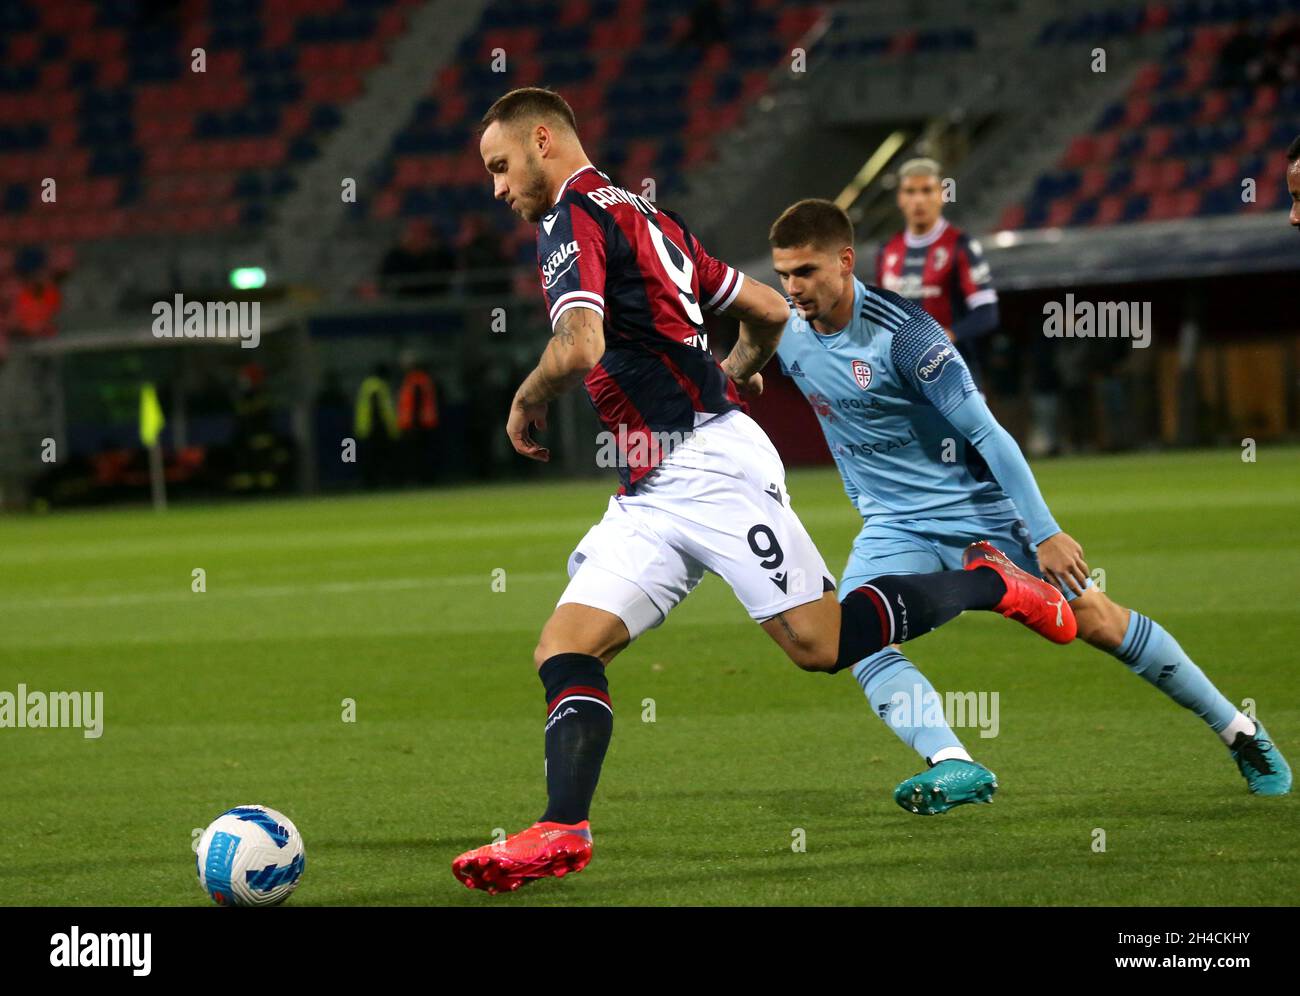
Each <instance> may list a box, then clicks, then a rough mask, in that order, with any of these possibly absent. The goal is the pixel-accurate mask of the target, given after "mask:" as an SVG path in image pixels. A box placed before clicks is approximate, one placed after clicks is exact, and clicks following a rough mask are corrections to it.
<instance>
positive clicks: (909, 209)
mask: <svg viewBox="0 0 1300 996" xmlns="http://www.w3.org/2000/svg"><path fill="white" fill-rule="evenodd" d="M898 210H899V211H901V212H902V215H903V221H904V222H905V223H906V227H905V228H904V229H903V230H902V231H901V232H899V233H898V234H896V235H895V236H894V237H893V238H891V239H890V240H889V241H888V242H886V243H885V244H884V245H883V246H881V247H880V250H879V252H877V253H876V281H875V282H876V284H877V285H879V286H880V287H884V288H885V289H886V290H891V291H893V292H894V293H895V294H900V295H902V296H903V297H905V298H907V299H908V300H910V301H915V302H916V303H917V304H919V305H920V306H921V307H922V308H924V309H925V310H926V312H927V313H928V314H929V315H930V317H931V318H933V319H934V320H935V321H936V322H938V323H939V324H940V325H941V326H942V327H943V329H944V331H945V332H947V333H948V338H949V339H951V340H952V341H953V342H955V343H956V344H957V349H958V350H959V351H960V352H961V355H962V357H963V358H964V359H965V361H966V365H967V367H968V368H970V369H971V370H972V371H973V372H974V373H975V374H976V375H978V373H979V365H978V362H977V358H976V357H977V352H978V350H977V349H976V342H977V340H979V339H980V338H982V337H983V336H986V335H988V333H990V332H992V331H993V330H994V329H996V328H997V327H998V292H997V291H996V290H994V289H993V282H992V278H991V277H990V275H989V265H988V263H987V262H985V260H984V251H983V250H982V249H981V248H980V244H979V243H978V242H976V241H975V240H974V239H972V238H971V237H970V236H969V235H967V234H966V233H965V232H963V231H962V230H961V229H959V228H957V227H956V226H955V225H951V224H949V223H948V220H947V219H946V218H944V216H943V176H942V170H941V169H940V166H939V164H938V163H937V162H935V161H934V160H933V159H909V160H908V161H907V162H905V163H903V165H902V166H901V167H900V168H899V170H898Z"/></svg>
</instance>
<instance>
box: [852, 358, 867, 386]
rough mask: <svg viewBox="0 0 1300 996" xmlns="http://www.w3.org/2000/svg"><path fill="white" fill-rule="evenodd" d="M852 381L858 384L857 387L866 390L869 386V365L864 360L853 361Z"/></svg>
mask: <svg viewBox="0 0 1300 996" xmlns="http://www.w3.org/2000/svg"><path fill="white" fill-rule="evenodd" d="M853 379H854V380H856V381H857V382H858V387H860V388H862V390H864V391H865V390H866V389H867V388H869V387H870V386H871V364H869V363H867V362H866V361H865V360H854V361H853Z"/></svg>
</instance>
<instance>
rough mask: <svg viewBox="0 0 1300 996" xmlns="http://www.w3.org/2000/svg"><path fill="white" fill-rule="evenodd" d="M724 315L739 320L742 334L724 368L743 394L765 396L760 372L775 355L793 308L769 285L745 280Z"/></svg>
mask: <svg viewBox="0 0 1300 996" xmlns="http://www.w3.org/2000/svg"><path fill="white" fill-rule="evenodd" d="M725 313H726V314H727V315H729V316H731V317H732V318H739V319H740V335H739V337H738V338H737V339H736V344H735V346H733V347H732V348H731V353H730V354H729V355H728V356H727V358H726V359H725V360H723V361H722V369H723V371H724V372H725V373H726V375H727V376H728V377H730V378H731V379H732V380H733V381H734V382H735V383H736V386H737V387H738V388H739V389H740V392H741V394H742V395H745V396H747V397H757V396H758V395H760V394H762V393H763V377H762V375H761V374H760V373H759V371H760V370H762V369H763V367H764V366H766V365H767V361H768V360H770V359H771V358H772V356H773V354H775V353H776V347H777V344H778V343H779V342H780V341H781V332H782V330H784V328H785V323H786V320H787V319H788V318H789V317H790V306H789V305H788V304H786V303H785V298H783V297H782V296H781V295H780V294H779V293H777V292H776V291H774V290H773V289H772V288H771V287H768V286H767V285H766V284H761V283H759V282H758V281H756V280H746V281H745V283H744V285H743V286H742V287H741V288H740V293H739V294H737V295H736V300H735V301H733V302H732V303H731V305H730V306H729V307H728V308H727V310H726V312H725Z"/></svg>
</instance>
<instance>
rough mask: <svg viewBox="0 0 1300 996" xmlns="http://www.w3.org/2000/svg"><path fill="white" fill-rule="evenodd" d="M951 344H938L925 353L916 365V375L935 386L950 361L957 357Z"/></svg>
mask: <svg viewBox="0 0 1300 996" xmlns="http://www.w3.org/2000/svg"><path fill="white" fill-rule="evenodd" d="M956 355H957V354H956V350H954V349H953V348H952V343H950V342H936V343H935V344H934V345H933V346H931V347H930V348H929V349H927V350H926V351H925V355H924V356H922V357H921V358H920V359H919V360H918V361H917V363H916V375H917V376H918V377H919V378H921V380H923V381H924V382H925V383H927V384H933V383H934V382H935V381H936V380H938V379H939V378H940V377H941V376H942V375H943V370H944V367H946V366H947V365H948V361H949V360H951V359H952V358H953V357H954V356H956Z"/></svg>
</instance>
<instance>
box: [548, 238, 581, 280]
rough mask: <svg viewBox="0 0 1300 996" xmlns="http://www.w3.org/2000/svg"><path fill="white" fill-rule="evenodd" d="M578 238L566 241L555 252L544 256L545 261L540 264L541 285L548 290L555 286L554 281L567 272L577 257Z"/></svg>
mask: <svg viewBox="0 0 1300 996" xmlns="http://www.w3.org/2000/svg"><path fill="white" fill-rule="evenodd" d="M579 251H580V250H579V249H578V240H577V239H574V240H573V241H572V242H566V243H565V244H564V245H562V246H560V248H558V249H556V250H555V252H553V253H551V254H550V255H549V256H547V257H546V262H545V263H543V264H542V286H543V287H544V288H546V289H547V290H550V289H551V288H552V287H554V286H555V282H556V281H557V280H559V279H560V278H561V277H562V276H564V275H565V274H566V273H568V272H569V268H570V267H572V266H573V264H574V263H575V262H576V261H577V259H578V253H579Z"/></svg>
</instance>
